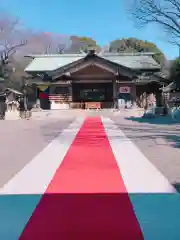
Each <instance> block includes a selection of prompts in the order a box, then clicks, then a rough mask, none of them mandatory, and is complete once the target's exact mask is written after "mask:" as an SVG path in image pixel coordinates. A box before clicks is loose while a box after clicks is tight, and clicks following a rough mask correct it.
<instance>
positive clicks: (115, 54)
mask: <svg viewBox="0 0 180 240" xmlns="http://www.w3.org/2000/svg"><path fill="white" fill-rule="evenodd" d="M155 54H158V53H156V52H135V53H125V52H118V53H117V52H108V53H103V54H102V53H101V54H98V53H97V54H96V55H97V56H99V57H113V56H131V57H133V56H153V55H155ZM85 56H87V53H59V54H30V55H25V56H24V57H29V58H42V57H45V58H46V57H47V58H48V57H85Z"/></svg>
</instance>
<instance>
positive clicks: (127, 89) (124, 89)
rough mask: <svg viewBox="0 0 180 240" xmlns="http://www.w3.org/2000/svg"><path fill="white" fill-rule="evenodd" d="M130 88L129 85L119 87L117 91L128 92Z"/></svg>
mask: <svg viewBox="0 0 180 240" xmlns="http://www.w3.org/2000/svg"><path fill="white" fill-rule="evenodd" d="M130 92H131V88H130V87H120V88H119V93H130Z"/></svg>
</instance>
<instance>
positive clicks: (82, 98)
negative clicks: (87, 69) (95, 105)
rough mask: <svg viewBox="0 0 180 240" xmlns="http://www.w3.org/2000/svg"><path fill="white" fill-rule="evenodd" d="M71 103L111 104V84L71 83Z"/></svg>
mask: <svg viewBox="0 0 180 240" xmlns="http://www.w3.org/2000/svg"><path fill="white" fill-rule="evenodd" d="M72 90H73V102H112V101H113V84H112V83H109V82H108V83H73V84H72Z"/></svg>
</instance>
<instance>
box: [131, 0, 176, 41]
mask: <svg viewBox="0 0 180 240" xmlns="http://www.w3.org/2000/svg"><path fill="white" fill-rule="evenodd" d="M131 13H132V14H133V16H134V18H135V19H136V20H137V22H138V23H139V24H140V25H141V26H144V25H147V24H151V23H155V24H157V25H160V26H162V27H163V28H164V30H166V31H168V33H169V34H170V35H171V37H172V38H176V42H177V43H180V1H179V0H135V1H134V4H133V8H131Z"/></svg>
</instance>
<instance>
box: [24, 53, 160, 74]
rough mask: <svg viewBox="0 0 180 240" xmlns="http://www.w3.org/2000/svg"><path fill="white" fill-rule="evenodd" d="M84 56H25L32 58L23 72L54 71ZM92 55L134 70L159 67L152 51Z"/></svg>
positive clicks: (84, 55)
mask: <svg viewBox="0 0 180 240" xmlns="http://www.w3.org/2000/svg"><path fill="white" fill-rule="evenodd" d="M86 56H87V54H53V55H29V56H26V57H30V58H32V59H33V60H32V62H31V63H30V64H29V65H28V66H27V67H26V69H25V72H43V71H55V70H57V69H58V68H61V67H63V66H66V65H68V64H71V63H73V62H77V61H79V60H83V59H84V58H86ZM94 56H98V57H100V58H102V59H104V60H108V61H110V62H112V63H115V64H118V65H120V66H123V67H127V68H129V69H134V70H139V69H140V70H143V69H146V70H147V69H149V70H151V69H152V70H155V69H160V65H159V64H158V63H157V62H156V61H155V60H154V59H153V57H152V53H151V54H149V53H135V54H132V53H130V54H129V53H126V54H121V53H104V54H99V55H98V54H97V55H96V54H95V55H94ZM92 57H93V56H92Z"/></svg>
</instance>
